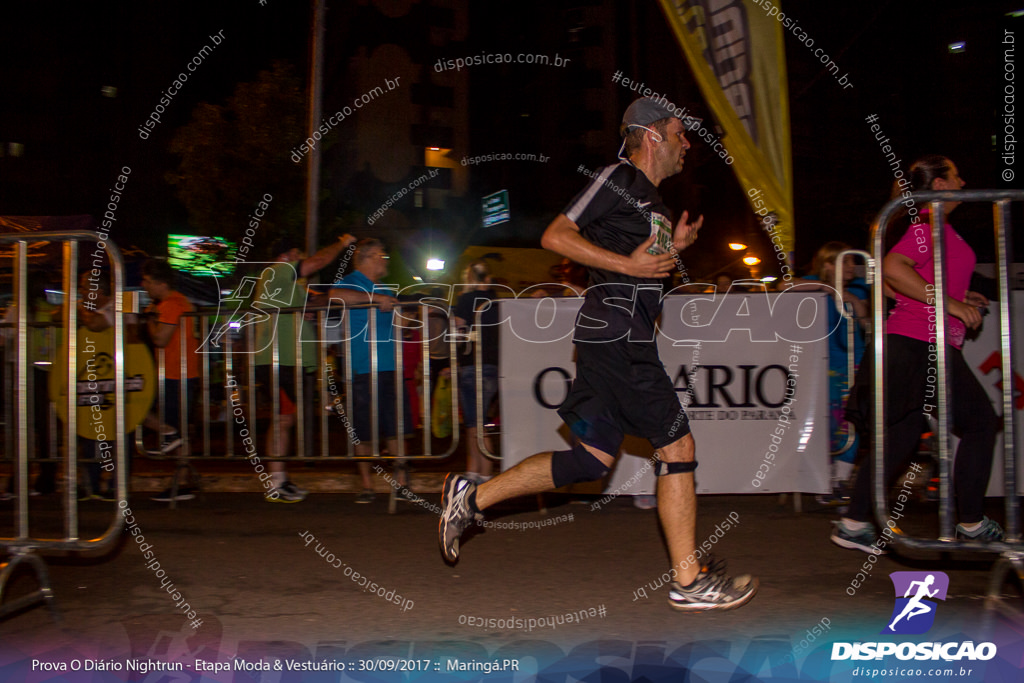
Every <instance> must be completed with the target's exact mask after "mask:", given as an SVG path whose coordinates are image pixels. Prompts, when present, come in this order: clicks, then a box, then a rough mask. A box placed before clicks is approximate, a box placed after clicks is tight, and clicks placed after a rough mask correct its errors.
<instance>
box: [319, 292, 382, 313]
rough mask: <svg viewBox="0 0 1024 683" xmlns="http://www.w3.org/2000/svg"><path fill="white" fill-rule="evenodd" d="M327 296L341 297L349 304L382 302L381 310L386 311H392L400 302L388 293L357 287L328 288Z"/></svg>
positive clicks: (331, 297)
mask: <svg viewBox="0 0 1024 683" xmlns="http://www.w3.org/2000/svg"><path fill="white" fill-rule="evenodd" d="M327 296H328V298H330V299H340V300H341V301H344V302H345V304H346V305H349V306H358V305H360V304H371V303H377V304H380V310H382V311H384V312H385V313H387V312H388V311H390V310H391V309H392V307H394V305H395V304H396V303H397V302H398V300H397V299H395V297H393V296H388V295H387V294H382V293H380V292H377V293H376V294H374V293H373V292H367V291H366V290H363V289H355V288H352V287H332V288H331V289H329V290H327Z"/></svg>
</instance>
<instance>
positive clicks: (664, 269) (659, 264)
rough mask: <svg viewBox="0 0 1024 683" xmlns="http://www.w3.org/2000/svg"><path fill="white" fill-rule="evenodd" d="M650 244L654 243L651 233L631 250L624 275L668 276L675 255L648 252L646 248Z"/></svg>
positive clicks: (672, 266)
mask: <svg viewBox="0 0 1024 683" xmlns="http://www.w3.org/2000/svg"><path fill="white" fill-rule="evenodd" d="M652 244H654V236H653V235H652V236H651V237H649V238H648V239H646V240H645V241H644V243H643V244H641V245H640V246H639V247H637V248H636V249H634V250H633V253H632V254H630V255H629V260H628V262H627V269H626V270H624V271H623V272H624V273H625V274H626V275H632V276H633V277H642V278H662V277H668V274H669V273H671V272H672V269H673V268H674V267H675V257H674V256H673V255H672V254H658V255H657V256H655V255H652V254H648V253H647V250H648V249H650V248H651V245H652Z"/></svg>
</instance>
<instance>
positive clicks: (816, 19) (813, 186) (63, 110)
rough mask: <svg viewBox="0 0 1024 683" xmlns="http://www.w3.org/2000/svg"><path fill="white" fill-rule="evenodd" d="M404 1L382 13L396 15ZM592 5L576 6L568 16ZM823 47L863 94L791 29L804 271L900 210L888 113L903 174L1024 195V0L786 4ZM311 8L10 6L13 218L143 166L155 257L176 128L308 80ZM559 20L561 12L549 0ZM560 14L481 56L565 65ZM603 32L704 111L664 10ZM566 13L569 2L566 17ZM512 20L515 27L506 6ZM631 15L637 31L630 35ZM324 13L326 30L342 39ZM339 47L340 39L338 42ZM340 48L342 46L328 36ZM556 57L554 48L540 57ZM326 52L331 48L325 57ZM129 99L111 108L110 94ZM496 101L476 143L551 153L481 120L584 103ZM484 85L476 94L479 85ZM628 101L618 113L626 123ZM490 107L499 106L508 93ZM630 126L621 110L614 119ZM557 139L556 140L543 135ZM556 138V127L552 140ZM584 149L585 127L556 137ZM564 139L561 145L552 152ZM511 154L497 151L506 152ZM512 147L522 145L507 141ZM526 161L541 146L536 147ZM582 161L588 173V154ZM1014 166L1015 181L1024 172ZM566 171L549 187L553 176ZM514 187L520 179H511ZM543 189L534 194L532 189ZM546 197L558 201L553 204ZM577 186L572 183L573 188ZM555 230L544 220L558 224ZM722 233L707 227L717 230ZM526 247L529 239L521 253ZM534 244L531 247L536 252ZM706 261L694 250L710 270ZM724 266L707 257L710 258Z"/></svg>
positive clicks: (480, 7)
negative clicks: (1001, 140) (268, 87)
mask: <svg viewBox="0 0 1024 683" xmlns="http://www.w3.org/2000/svg"><path fill="white" fill-rule="evenodd" d="M388 4H394V5H402V4H403V3H384V5H388ZM574 4H579V3H564V6H565V7H567V6H570V5H574ZM782 4H783V5H784V6H785V9H786V11H787V13H789V14H790V15H791V16H794V17H797V18H798V20H799V23H800V25H801V26H803V27H804V29H805V30H806V31H807V32H808V33H809V34H810V35H811V36H812V37H813V38H814V40H815V44H816V46H820V47H823V48H825V49H826V51H827V52H828V53H829V54H830V55H831V56H832V58H833V59H834V60H835V61H836V62H837V63H838V64H839V65H840V67H841V69H842V71H848V72H849V73H850V79H851V81H852V82H853V83H854V84H855V87H854V88H852V89H848V90H846V91H842V90H841V89H840V87H839V86H837V85H836V83H835V82H834V80H833V78H832V76H831V75H830V74H828V73H823V71H822V68H821V66H820V65H819V64H817V63H816V61H815V59H814V57H813V55H812V54H811V52H810V51H809V50H808V49H807V48H805V47H804V46H803V45H801V44H800V43H799V42H798V41H796V40H795V39H794V38H793V37H792V36H790V35H787V39H786V53H787V60H788V69H789V76H790V93H789V94H790V107H791V126H792V141H793V162H794V164H793V165H794V171H795V186H796V219H797V244H798V248H797V262H798V264H806V263H807V262H808V261H809V259H810V255H811V254H812V253H813V250H814V248H816V246H817V245H818V244H820V243H821V242H824V241H826V240H828V239H842V240H846V241H848V242H850V243H852V244H854V245H855V246H865V244H866V241H867V234H868V233H867V231H868V226H869V224H870V220H871V218H872V217H873V215H874V214H875V213H876V212H877V210H878V209H879V208H880V206H881V205H882V204H883V203H884V202H885V200H886V199H887V198H888V193H889V188H890V184H891V180H892V179H891V174H890V171H889V169H888V166H887V164H886V163H885V161H884V158H883V155H882V154H881V152H880V151H879V149H878V144H877V143H876V142H875V141H874V139H873V137H872V136H871V134H870V131H869V129H868V124H866V123H865V121H864V118H865V117H866V116H867V115H868V114H872V113H873V114H877V115H878V116H879V122H880V123H881V124H882V126H883V129H884V130H885V132H886V134H887V135H888V136H889V138H890V139H891V141H892V143H893V144H894V146H895V147H896V148H897V149H898V150H899V153H900V157H901V158H902V159H903V160H904V163H905V164H909V162H910V161H911V160H912V159H913V158H915V157H916V156H919V155H921V154H925V153H930V152H938V153H942V154H946V155H948V156H950V157H951V158H953V159H954V161H956V162H957V163H958V166H959V168H960V170H961V175H962V176H963V178H964V179H965V180H966V181H967V183H968V187H974V188H980V187H995V188H1006V187H1021V186H1022V184H1021V183H1020V182H1016V183H1006V182H1003V181H1002V180H1000V178H999V171H1000V170H1001V166H1000V164H999V160H998V155H997V154H996V152H995V151H994V148H993V144H992V136H993V135H995V134H996V133H997V123H999V120H998V119H997V116H996V110H997V108H998V107H1000V106H1001V104H1002V100H1001V88H1002V83H1003V81H1002V80H1001V79H1002V45H1000V41H1001V39H1002V35H1003V29H1004V28H1013V29H1014V30H1015V31H1016V33H1017V37H1018V38H1017V40H1018V43H1020V42H1021V41H1022V40H1024V31H1022V30H1021V27H1022V26H1024V20H1022V19H1010V18H1006V17H1005V16H1004V14H1005V13H1006V12H1007V11H1009V10H1012V9H1020V8H1021V7H1024V0H1010V1H1007V2H1003V1H983V2H971V3H964V2H952V1H939V2H923V1H918V0H909V1H899V0H867V1H864V2H832V1H829V2H821V1H815V0H791V1H789V2H784V3H782ZM307 5H308V3H306V2H301V1H290V2H286V1H285V0H267V4H266V6H260V3H259V0H247V1H245V2H215V3H210V2H187V1H186V2H169V1H149V2H97V3H80V2H74V3H71V2H47V1H40V2H33V3H18V4H15V3H4V5H3V7H2V8H0V25H2V26H4V27H5V37H4V40H3V41H2V42H0V93H2V96H0V97H2V99H0V142H3V143H8V142H20V143H22V144H24V145H25V148H26V154H25V156H23V157H20V158H11V157H9V156H8V157H0V214H6V215H26V214H27V215H58V214H65V213H66V214H74V213H90V214H93V215H96V214H98V213H101V211H102V209H101V207H102V205H103V204H104V203H105V201H106V197H107V195H108V191H107V188H108V187H109V186H110V184H111V183H112V180H113V178H114V176H115V175H116V169H118V168H120V167H121V166H123V165H126V164H127V165H129V166H131V168H132V169H133V173H132V177H131V183H132V189H133V192H132V193H131V194H129V195H126V196H125V200H124V203H123V205H122V206H121V209H120V211H121V223H120V226H123V227H124V229H125V231H127V232H129V233H130V237H129V238H127V239H125V238H124V236H123V235H122V236H121V238H120V239H119V241H122V242H123V243H136V244H139V245H141V246H143V247H145V248H148V249H150V250H151V251H153V252H154V253H161V252H160V249H161V248H162V244H163V241H162V240H163V238H162V235H163V234H164V233H166V232H167V231H169V230H172V229H174V230H177V229H181V228H183V227H184V226H185V222H186V214H185V211H184V209H183V207H182V206H181V205H180V203H179V202H178V201H177V200H176V199H175V198H174V195H173V191H172V188H170V187H169V186H168V185H167V184H166V183H165V182H164V180H163V177H164V174H165V173H166V172H167V171H169V170H172V169H173V168H174V165H175V158H174V157H172V156H171V155H169V154H168V153H167V151H166V150H167V144H168V142H169V140H170V137H171V134H172V132H173V130H174V129H175V128H176V127H177V126H179V125H181V124H183V123H185V122H186V121H188V119H189V117H190V114H191V110H192V108H193V107H194V106H195V105H196V104H197V103H198V102H200V101H209V102H222V101H223V100H224V98H226V97H227V96H228V95H230V94H231V92H232V90H233V89H234V86H235V84H236V83H238V82H241V81H247V80H252V79H253V78H254V77H255V76H256V74H257V72H258V71H260V70H261V69H266V68H268V67H269V66H270V65H271V63H272V61H273V60H274V59H287V60H289V61H291V62H292V63H293V64H295V66H296V67H297V72H298V73H300V74H304V73H305V63H306V59H307V57H306V38H307V23H308V16H307V13H308V6H307ZM555 5H557V6H559V7H563V4H562V3H555ZM331 7H332V9H331V13H332V15H331V16H332V17H334V22H335V24H334V25H335V26H336V27H337V22H338V21H339V19H338V17H343V18H351V17H359V18H360V19H359V21H360V22H364V21H365V20H366V18H367V17H374V16H377V9H375V8H374V7H373V3H340V2H337V3H332V5H331ZM550 7H552V3H541V2H530V1H527V2H517V3H505V2H494V3H482V4H474V5H471V8H472V10H471V15H472V21H473V23H472V24H471V27H472V33H471V35H470V37H469V38H468V40H467V44H468V45H471V46H474V47H475V46H487V45H492V44H493V45H501V44H519V43H522V42H523V39H524V37H525V38H528V39H529V42H531V44H532V46H533V47H537V48H538V51H543V52H549V53H555V52H557V51H558V49H559V48H560V41H562V40H564V39H565V36H564V35H562V34H560V32H559V31H558V30H557V26H556V28H552V26H551V24H550V22H546V21H545V19H544V17H545V11H548V12H549V14H550V10H545V8H550ZM616 7H617V10H616V16H617V17H619V18H620V19H623V20H624V22H620V25H619V26H617V27H608V30H609V31H615V32H616V35H617V36H619V41H618V43H617V44H618V45H619V50H620V54H619V55H617V58H618V57H621V58H622V59H623V60H627V61H628V62H629V64H628V66H629V69H630V70H634V69H635V70H638V71H639V73H637V74H636V75H637V76H638V77H640V78H645V79H647V80H648V82H650V83H651V84H652V85H653V84H658V83H660V84H661V86H662V87H664V88H666V89H669V90H674V91H676V93H677V97H678V100H677V101H686V99H687V98H690V100H691V101H692V100H693V98H696V97H697V96H696V90H695V89H694V88H693V85H692V81H691V79H690V77H689V74H688V72H687V69H686V66H685V63H684V61H683V59H682V57H681V53H680V50H679V48H678V46H677V45H676V43H675V41H674V39H673V38H672V36H671V34H670V32H669V30H668V28H667V25H666V23H665V21H664V18H663V17H662V15H661V11H660V8H658V7H657V5H656V3H653V2H644V3H636V4H635V5H634V4H632V3H621V4H619V5H617V6H616ZM563 8H564V7H563ZM499 10H500V11H502V12H507V13H508V14H507V15H505V16H504V17H503V18H502V19H501V20H498V19H497V16H496V13H497V12H498V11H499ZM629 22H632V25H630V24H629ZM331 25H332V24H331V20H330V19H329V26H331ZM379 26H386V22H384V21H381V22H371V21H366V23H365V25H360V26H345V27H344V28H345V30H344V31H340V29H338V31H339V32H336V33H332V34H329V36H328V52H329V57H328V63H329V65H331V66H330V67H329V71H328V75H327V82H328V87H330V84H332V83H333V84H337V83H338V82H339V81H340V80H341V79H342V78H344V73H345V70H346V68H347V67H346V64H345V59H347V56H348V55H349V54H351V46H346V45H344V44H338V43H343V42H344V41H351V40H353V37H354V36H357V35H359V34H360V32H361V33H363V34H365V35H363V36H362V39H364V40H367V41H372V42H374V43H377V44H379V43H386V42H396V43H398V44H402V36H401V35H380V33H381V32H382V30H381V29H379V28H378V27H379ZM218 30H223V31H224V35H225V37H226V40H225V42H224V43H223V44H222V45H221V46H220V47H218V49H217V50H216V51H215V52H214V53H213V54H212V55H211V56H210V57H209V58H208V60H207V62H206V63H205V64H204V65H203V67H202V68H201V70H200V71H199V72H198V73H197V74H195V75H194V76H193V77H191V78H190V79H189V82H188V83H187V85H186V87H185V88H184V89H183V90H182V92H180V93H179V94H178V95H177V96H176V98H175V99H174V101H173V103H172V104H171V105H170V106H169V107H168V111H167V113H166V115H165V116H164V118H163V121H162V123H161V124H160V126H159V127H158V128H157V129H156V131H154V134H153V135H152V136H151V138H150V139H149V140H140V139H139V138H138V136H137V134H136V128H137V126H138V125H140V124H141V123H142V121H143V120H144V119H145V118H146V116H148V113H149V111H151V110H152V108H153V106H154V104H155V103H156V101H157V100H158V99H159V96H160V92H161V91H162V90H163V89H165V88H167V87H169V86H170V83H171V81H172V80H173V76H174V74H176V73H177V72H178V71H179V70H180V69H181V68H182V66H183V65H184V64H185V63H186V62H187V61H188V60H189V59H191V57H192V56H193V55H194V54H195V53H196V50H197V49H198V48H199V47H200V46H202V45H203V44H204V43H205V42H207V41H208V38H207V36H209V35H210V34H214V33H216V32H217V31H218ZM339 36H342V37H339ZM332 38H335V39H337V40H338V43H332ZM956 40H965V41H966V42H967V50H966V52H964V53H961V54H949V53H948V51H947V49H946V45H947V44H949V43H951V42H953V41H956ZM545 46H546V47H545ZM331 53H332V54H331ZM106 85H113V86H115V87H117V88H118V94H117V97H116V98H108V97H103V96H102V94H101V88H102V87H103V86H106ZM521 85H522V84H517V87H505V88H491V89H489V90H488V89H486V88H485V87H484V86H483V85H481V84H480V83H479V82H478V81H473V82H471V96H470V97H471V100H472V99H473V92H478V93H482V92H484V91H485V90H486V92H487V95H488V99H487V101H486V102H485V103H483V102H474V104H472V105H471V110H472V112H473V115H474V120H473V121H471V123H470V126H471V141H472V142H474V143H475V142H477V141H479V140H481V139H485V138H487V137H490V136H493V139H494V140H500V141H502V142H503V143H504V142H505V141H507V142H508V144H514V145H520V146H522V147H524V148H526V147H537V148H540V149H543V148H544V142H545V141H544V140H539V141H537V144H532V141H524V135H526V134H527V133H529V131H528V130H526V131H519V132H515V131H493V130H491V129H490V128H489V127H488V121H482V120H480V119H481V118H482V117H480V116H478V115H477V113H478V112H479V111H480V110H483V111H484V113H485V114H486V112H488V111H490V112H498V111H512V110H516V108H517V107H519V108H522V107H526V108H528V109H529V110H530V111H531V112H534V113H535V114H534V115H536V116H558V117H564V118H567V119H568V120H570V121H571V118H572V117H571V116H570V115H567V114H571V112H572V109H573V107H574V106H575V103H574V102H573V101H571V99H569V98H561V99H560V98H548V97H544V98H534V99H530V98H531V93H530V91H529V89H528V88H525V89H524V88H523V87H518V86H521ZM474 87H475V90H474ZM630 95H631V93H629V92H626V91H624V92H623V93H622V94H621V95H620V97H619V101H609V102H608V104H607V106H608V107H610V108H612V109H614V110H616V111H617V112H621V110H622V108H623V107H624V106H625V104H626V103H628V100H629V96H630ZM494 98H498V99H497V100H495V99H494ZM618 115H620V114H616V116H618ZM548 130H550V129H548ZM546 134H547V135H551V133H546ZM557 135H558V136H559V137H569V138H572V137H573V135H574V132H573V131H572V129H571V125H570V127H569V128H568V129H565V130H561V131H559V132H558V133H557ZM552 144H554V142H552ZM617 145H618V140H617V139H615V138H614V137H610V138H609V140H608V143H607V149H608V152H607V156H606V157H605V160H606V162H610V161H611V160H612V159H613V158H614V153H615V150H616V149H617ZM492 146H493V148H494V149H502V148H503V147H502V146H501V144H498V143H495V144H494V145H492ZM511 149H516V147H512V148H511ZM531 151H532V150H531ZM580 161H582V160H580ZM575 163H577V160H575V159H569V160H566V161H565V164H563V165H562V166H555V165H552V166H550V167H549V168H548V169H545V170H544V171H542V172H540V173H539V174H524V175H523V176H522V177H520V178H519V180H518V182H522V183H524V187H527V188H529V194H530V195H531V196H532V195H534V194H536V195H537V196H536V197H535V198H534V200H533V202H532V204H529V205H528V206H527V209H528V210H532V211H533V212H534V213H535V214H536V216H537V219H536V221H535V225H533V226H532V227H531V228H530V230H527V231H526V232H525V234H524V235H521V236H520V241H522V242H525V243H529V242H531V241H532V240H533V239H534V238H533V237H532V236H531V234H530V233H531V230H532V231H533V232H534V233H537V234H539V230H542V229H543V221H544V220H545V219H546V220H550V218H551V217H553V215H554V214H555V213H557V211H558V210H559V209H560V208H561V207H563V206H564V205H565V203H566V202H567V201H568V200H569V199H570V197H571V194H572V193H573V192H574V191H575V190H570V191H569V193H568V194H567V193H566V190H565V189H564V188H566V187H577V186H579V185H581V180H580V179H579V178H570V179H566V178H565V177H564V169H565V168H566V167H567V165H569V166H571V165H574V164H575ZM1021 165H1022V164H1021V162H1019V161H1018V163H1017V166H1016V169H1017V170H1020V166H1021ZM545 173H547V174H563V176H562V177H548V176H545V175H544V174H545ZM508 180H509V182H510V184H511V186H512V187H511V189H513V191H514V190H515V183H516V182H517V179H516V178H515V177H512V178H510V179H508ZM677 182H678V183H685V184H687V186H688V187H687V188H682V187H679V186H673V185H668V186H666V188H665V189H666V192H665V194H666V197H669V198H670V204H672V203H673V200H672V199H671V197H676V198H677V199H676V201H677V203H678V202H682V203H684V204H685V205H686V206H682V205H680V206H673V208H678V209H681V208H691V210H697V211H702V212H704V213H706V214H707V215H708V218H709V221H710V220H711V219H716V218H717V219H718V220H719V222H720V223H721V222H729V221H734V220H737V216H742V215H743V214H744V213H745V209H744V207H743V202H742V196H741V193H740V190H739V188H738V186H737V185H736V183H735V182H733V181H732V180H731V178H730V176H729V173H728V171H727V170H726V169H724V167H723V166H722V164H721V163H719V162H718V161H717V159H715V158H711V157H710V156H709V155H708V154H707V151H706V150H705V152H704V153H701V152H700V151H699V150H696V151H695V152H694V154H693V155H692V156H691V160H688V168H687V170H686V171H685V172H684V174H683V176H682V177H681V178H680V179H678V181H677ZM538 188H539V189H538ZM544 188H550V189H549V190H547V191H545V189H544ZM577 189H578V187H577ZM988 215H989V211H988V210H987V208H980V207H979V208H969V207H966V206H965V207H962V208H961V209H959V210H958V214H957V215H956V216H955V219H956V220H954V223H956V224H957V226H958V228H960V229H961V231H962V232H964V233H965V236H966V237H967V238H968V240H969V241H971V242H972V243H973V244H974V246H975V248H976V249H977V250H978V251H979V256H981V257H982V259H984V257H985V255H986V254H987V253H988V251H989V248H988V246H987V231H988V230H989V229H990V228H989V227H988V226H989V224H990V221H989V219H988ZM545 217H546V218H545ZM708 225H709V226H710V225H712V223H711V222H709V223H708ZM526 245H527V244H523V246H526ZM530 246H536V245H535V244H531V245H530ZM701 255H702V254H700V253H698V254H696V257H701ZM703 255H704V256H706V257H707V258H711V257H712V254H711V252H706V253H704V254H703Z"/></svg>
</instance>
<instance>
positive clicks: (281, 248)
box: [253, 234, 356, 503]
mask: <svg viewBox="0 0 1024 683" xmlns="http://www.w3.org/2000/svg"><path fill="white" fill-rule="evenodd" d="M355 240H356V238H355V237H353V236H352V235H348V234H345V235H342V236H341V237H339V238H338V241H337V242H334V243H332V244H329V245H327V246H326V247H323V248H321V249H320V250H318V251H317V252H316V253H315V254H313V255H312V256H309V257H307V256H306V254H305V252H304V251H303V250H302V247H301V246H300V242H299V240H298V239H297V238H287V237H286V238H282V239H279V240H277V242H275V243H274V245H273V247H271V254H272V255H274V258H275V261H276V263H275V264H274V265H273V266H269V267H267V268H264V269H263V272H262V273H261V274H260V280H259V283H257V285H256V291H255V295H254V298H253V305H254V306H257V307H259V308H260V309H261V310H263V311H268V310H269V309H272V308H275V307H277V308H293V307H299V306H305V305H306V296H307V292H306V278H308V277H309V276H310V275H312V274H314V273H316V272H317V271H319V270H321V269H322V268H324V267H325V266H327V265H329V264H330V263H332V262H333V261H334V260H335V259H337V258H338V256H339V255H341V252H342V251H344V250H345V249H347V248H348V247H349V246H351V245H352V244H353V243H354V242H355ZM295 315H299V314H296V313H290V314H285V315H279V316H277V317H276V318H275V317H273V316H271V317H269V318H267V319H263V320H260V321H258V322H257V323H256V353H255V358H254V360H253V362H254V363H255V365H256V377H257V379H258V380H259V382H260V384H262V385H263V386H264V387H267V388H268V389H269V388H270V387H272V386H273V384H272V382H271V375H270V373H271V370H272V369H273V370H274V371H275V372H277V380H278V388H279V391H278V402H279V407H280V413H279V414H278V415H277V416H276V418H275V419H276V422H277V425H278V439H277V441H276V443H275V441H274V426H273V425H271V426H270V428H269V429H268V430H267V457H268V458H278V457H283V456H284V455H285V454H286V453H287V452H288V450H289V448H290V443H291V429H292V427H294V426H295V422H296V419H295V415H296V410H295V407H296V405H297V403H298V401H300V400H302V399H301V398H300V397H299V396H298V388H297V387H296V386H295V367H296V365H298V364H299V363H301V367H302V372H303V381H302V385H303V387H304V388H306V387H312V386H313V384H312V381H313V377H312V375H313V372H314V371H315V369H316V350H317V349H316V344H315V343H313V342H315V341H316V331H315V330H314V329H313V325H312V324H311V323H310V320H309V319H308V318H309V317H311V316H304V319H303V321H302V323H301V326H300V328H299V339H300V341H301V342H302V358H301V359H299V360H297V359H296V357H295V320H294V316H295ZM275 323H276V325H275ZM275 335H276V339H277V353H278V364H277V366H276V367H273V368H272V367H271V363H272V361H273V341H274V338H275ZM305 342H309V343H305ZM300 428H301V426H300ZM268 469H269V470H270V476H271V483H272V484H273V488H272V489H271V490H270V491H269V492H268V493H267V494H266V496H265V497H266V499H267V500H268V501H269V502H272V503H298V502H299V501H301V500H304V499H305V498H306V496H307V495H308V494H309V491H307V490H306V489H302V488H299V487H298V486H296V485H295V484H294V483H292V482H291V481H290V480H289V479H288V472H287V470H286V468H285V464H284V462H282V461H280V460H271V461H270V464H269V466H268Z"/></svg>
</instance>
